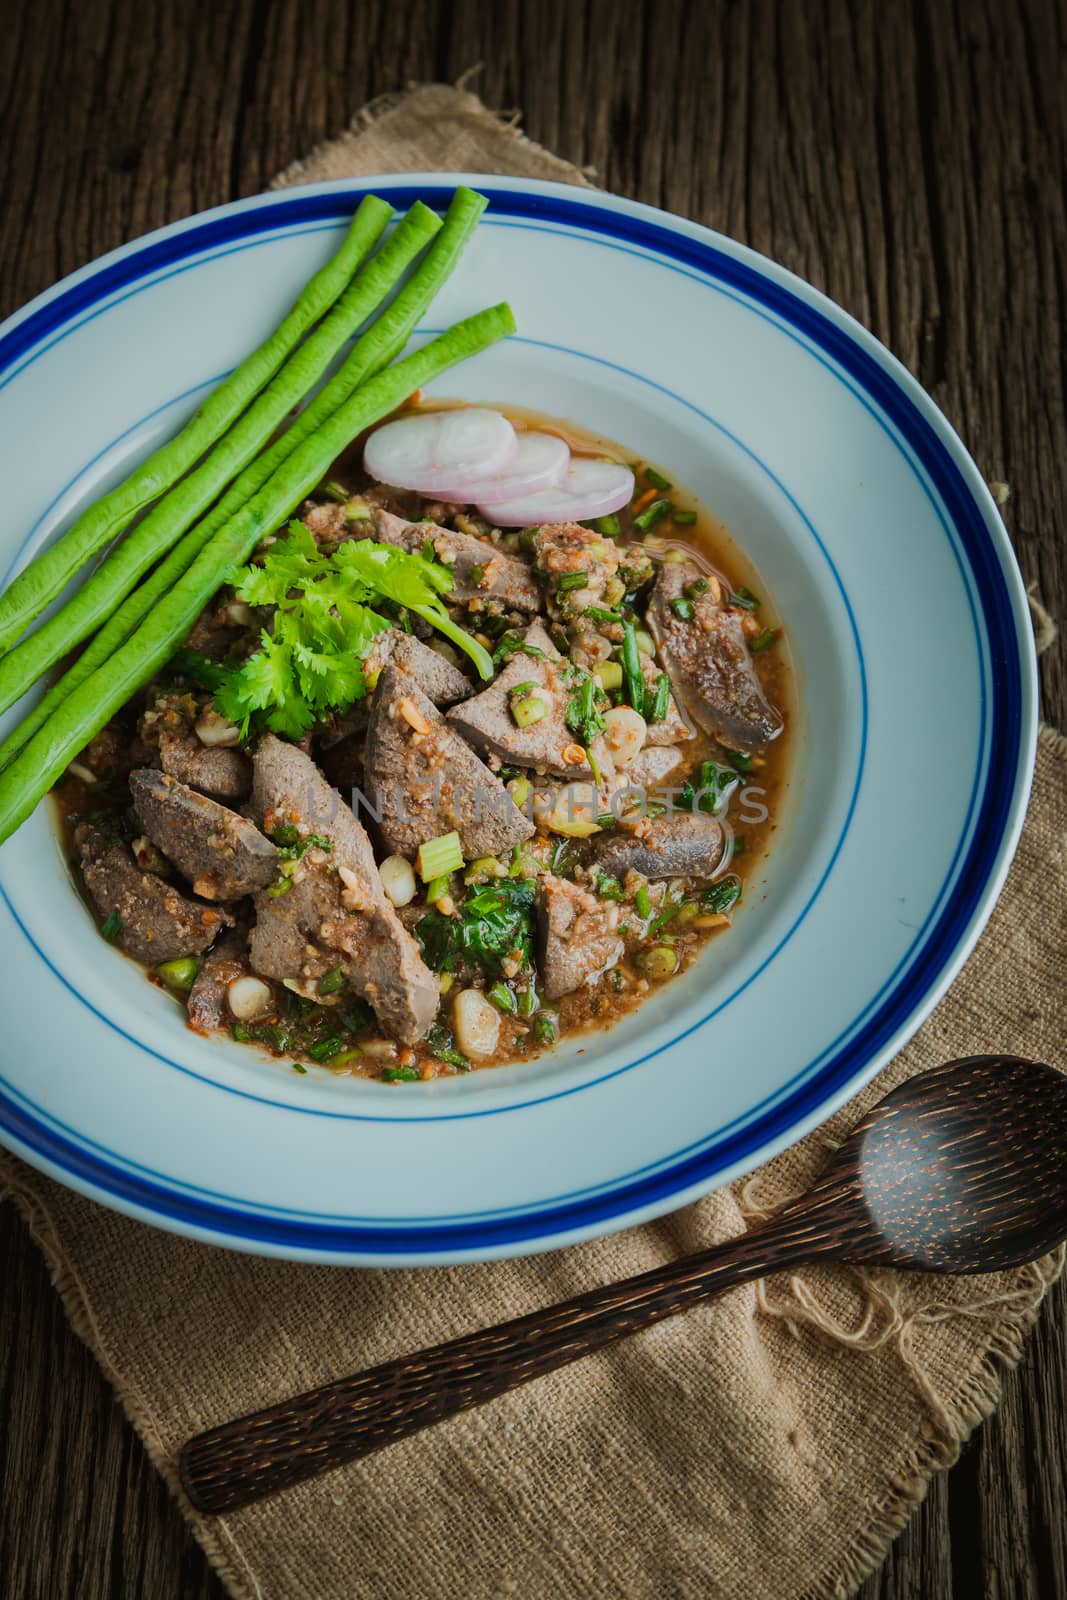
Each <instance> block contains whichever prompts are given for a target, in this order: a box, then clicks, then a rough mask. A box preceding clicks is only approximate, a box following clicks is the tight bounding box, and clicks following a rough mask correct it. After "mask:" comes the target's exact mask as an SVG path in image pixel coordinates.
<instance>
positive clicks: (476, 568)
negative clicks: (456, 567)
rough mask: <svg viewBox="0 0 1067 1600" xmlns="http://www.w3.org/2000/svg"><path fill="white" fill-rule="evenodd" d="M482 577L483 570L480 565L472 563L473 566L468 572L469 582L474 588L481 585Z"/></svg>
mask: <svg viewBox="0 0 1067 1600" xmlns="http://www.w3.org/2000/svg"><path fill="white" fill-rule="evenodd" d="M484 577H485V568H484V567H483V566H482V565H481V563H480V562H478V561H476V562H475V563H474V565H473V566H472V567H471V570H470V581H471V583H473V584H474V585H475V586H477V585H478V584H480V583H481V581H482V579H483V578H484Z"/></svg>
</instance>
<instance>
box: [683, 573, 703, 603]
mask: <svg viewBox="0 0 1067 1600" xmlns="http://www.w3.org/2000/svg"><path fill="white" fill-rule="evenodd" d="M707 592H708V580H707V578H694V579H693V581H692V583H687V584H686V586H685V590H684V593H685V594H686V595H687V596H688V598H689V599H690V600H699V599H700V596H701V595H702V594H707Z"/></svg>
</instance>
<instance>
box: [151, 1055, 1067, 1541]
mask: <svg viewBox="0 0 1067 1600" xmlns="http://www.w3.org/2000/svg"><path fill="white" fill-rule="evenodd" d="M1065 1237H1067V1076H1064V1075H1063V1074H1062V1073H1059V1072H1056V1071H1054V1070H1053V1068H1051V1067H1046V1066H1042V1065H1041V1064H1040V1063H1038V1062H1035V1061H1023V1060H1021V1059H1019V1058H1018V1057H1015V1056H972V1057H970V1058H969V1059H967V1060H964V1061H952V1062H949V1063H948V1064H947V1065H946V1066H943V1067H938V1068H936V1069H935V1070H933V1071H932V1072H926V1073H923V1074H921V1075H920V1076H919V1077H917V1078H912V1079H911V1080H910V1081H909V1082H908V1083H905V1084H902V1085H901V1086H900V1088H898V1089H894V1090H893V1092H892V1094H890V1095H887V1096H886V1098H885V1099H884V1100H882V1101H881V1102H880V1103H879V1104H878V1105H876V1106H875V1107H874V1109H873V1110H872V1111H871V1112H869V1113H868V1115H867V1116H866V1117H864V1118H863V1120H862V1122H860V1123H859V1125H858V1127H857V1128H856V1129H855V1130H854V1131H853V1133H852V1134H851V1135H850V1136H849V1138H848V1139H847V1140H846V1141H845V1143H844V1144H842V1145H841V1147H840V1148H839V1149H838V1151H837V1153H836V1154H835V1156H834V1158H833V1160H832V1161H831V1163H830V1166H829V1168H828V1170H827V1171H826V1173H825V1174H824V1176H823V1177H822V1178H821V1179H820V1180H819V1182H818V1183H817V1184H816V1185H815V1187H814V1188H813V1189H811V1190H809V1192H808V1193H807V1194H806V1195H804V1196H803V1198H802V1199H800V1200H798V1201H796V1202H795V1203H794V1204H793V1205H790V1206H788V1207H786V1209H785V1210H783V1211H781V1212H779V1213H778V1214H777V1215H776V1216H774V1217H773V1218H771V1220H770V1221H769V1222H767V1223H764V1224H762V1225H761V1226H759V1227H757V1228H753V1229H752V1230H751V1231H750V1232H748V1233H745V1234H742V1235H741V1237H740V1238H737V1239H730V1240H728V1241H727V1242H726V1243H725V1244H722V1245H717V1246H715V1248H714V1249H711V1250H703V1251H701V1252H700V1253H699V1254H697V1255H690V1256H685V1257H683V1258H681V1259H680V1260H678V1261H674V1262H672V1263H670V1264H668V1265H666V1266H662V1267H654V1268H653V1269H652V1270H651V1271H650V1272H643V1273H641V1274H640V1275H639V1276H638V1277H635V1278H627V1279H624V1280H623V1281H622V1282H620V1283H613V1284H610V1285H608V1286H606V1287H604V1288H596V1289H590V1290H588V1291H587V1292H586V1293H585V1294H581V1295H576V1296H575V1298H574V1299H573V1300H567V1301H565V1302H563V1303H562V1304H561V1305H556V1306H552V1307H551V1308H549V1309H548V1310H546V1311H535V1312H533V1313H531V1314H530V1315H529V1316H525V1317H517V1318H516V1319H515V1320H514V1321H513V1322H504V1323H501V1324H499V1326H497V1327H495V1328H488V1329H485V1330H483V1331H482V1332H481V1333H472V1334H466V1335H464V1336H463V1337H462V1338H459V1339H453V1340H451V1341H450V1343H448V1344H441V1345H436V1346H435V1347H434V1348H433V1349H431V1350H422V1351H419V1352H418V1353H417V1354H415V1355H408V1356H402V1357H401V1358H400V1359H399V1360H397V1361H389V1362H386V1363H385V1365H384V1366H380V1367H374V1368H373V1369H372V1370H371V1371H369V1372H362V1373H358V1374H357V1375H356V1376H354V1377H350V1378H341V1379H339V1380H338V1381H336V1382H334V1383H328V1384H323V1385H322V1386H321V1387H320V1388H318V1389H312V1390H310V1391H309V1392H308V1393H306V1394H301V1395H297V1396H296V1398H295V1399H292V1400H286V1401H283V1402H282V1403H281V1404H279V1405H274V1406H270V1407H268V1408H267V1409H266V1410H264V1411H258V1412H256V1413H254V1414H253V1415H251V1416H247V1417H241V1418H239V1419H238V1420H236V1421H234V1422H228V1423H224V1424H223V1425H222V1426H221V1427H218V1428H210V1429H208V1430H207V1432H205V1433H201V1434H199V1435H198V1436H197V1437H196V1438H195V1439H191V1440H190V1441H189V1443H188V1444H187V1445H186V1446H185V1448H184V1450H183V1451H182V1453H181V1460H180V1467H181V1478H182V1483H183V1485H184V1487H185V1491H186V1493H187V1494H188V1496H189V1499H190V1500H191V1501H192V1503H193V1505H194V1506H195V1507H196V1509H197V1510H198V1511H203V1512H209V1513H218V1512H224V1511H233V1510H235V1509H236V1508H237V1507H239V1506H243V1505H247V1504H248V1503H249V1502H250V1501H252V1500H258V1499H260V1498H261V1497H263V1496H264V1495H269V1494H274V1493H276V1492H277V1491H278V1490H279V1489H284V1488H286V1487H288V1486H289V1485H290V1484H294V1483H300V1482H301V1481H302V1480H304V1479H305V1478H310V1477H313V1476H315V1475H316V1474H317V1473H320V1472H325V1471H326V1470H327V1469H328V1468H330V1467H336V1466H340V1465H341V1464H342V1463H343V1462H346V1461H352V1460H355V1459H356V1458H358V1457H360V1456H365V1455H369V1454H370V1453H371V1451H373V1450H380V1449H381V1448H382V1446H383V1445H387V1444H392V1443H393V1442H394V1441H395V1440H397V1439H403V1438H406V1437H407V1435H408V1434H411V1433H415V1432H416V1431H417V1430H418V1429H420V1428H426V1427H429V1426H430V1425H431V1424H432V1423H435V1422H441V1421H442V1420H443V1419H444V1418H446V1417H450V1416H454V1415H455V1413H456V1412H458V1411H466V1410H467V1409H468V1408H470V1407H471V1406H477V1405H481V1404H482V1403H483V1401H486V1400H492V1399H494V1398H495V1396H497V1395H500V1394H505V1393H506V1392H507V1391H508V1390H509V1389H514V1388H517V1387H518V1385H519V1384H522V1383H528V1382H529V1380H530V1379H531V1378H537V1377H540V1375H541V1374H542V1373H545V1372H551V1371H553V1370H554V1369H555V1368H557V1367H561V1366H563V1365H565V1364H566V1363H567V1362H568V1361H574V1360H576V1359H577V1358H578V1357H579V1356H584V1355H587V1354H588V1353H589V1352H590V1351H592V1350H599V1349H602V1348H603V1347H604V1346H605V1345H609V1344H613V1343H614V1342H615V1340H617V1339H622V1338H625V1337H626V1336H627V1335H628V1334H631V1333H637V1332H638V1331H639V1330H640V1329H642V1328H647V1327H648V1326H649V1325H650V1324H651V1323H653V1322H659V1321H660V1320H661V1319H662V1318H664V1317H671V1316H674V1315H675V1313H676V1312H679V1311H685V1310H686V1309H687V1308H688V1307H689V1306H692V1305H697V1304H699V1303H700V1302H701V1301H704V1300H707V1299H709V1298H710V1297H711V1296H712V1295H714V1294H718V1293H719V1292H720V1290H722V1289H727V1288H731V1287H733V1286H734V1285H736V1284H740V1283H747V1282H748V1281H749V1280H751V1279H753V1278H760V1277H762V1276H763V1275H764V1274H765V1273H768V1272H778V1271H780V1270H782V1269H783V1268H792V1267H797V1266H801V1265H803V1264H805V1263H810V1262H813V1261H848V1262H854V1263H860V1264H868V1265H877V1266H882V1267H885V1266H894V1267H918V1268H922V1269H923V1270H925V1271H928V1272H954V1273H974V1272H993V1271H997V1270H999V1269H1001V1268H1004V1267H1015V1266H1019V1265H1021V1264H1022V1263H1023V1262H1026V1261H1033V1260H1035V1259H1036V1258H1037V1257H1038V1256H1041V1255H1044V1254H1045V1253H1046V1251H1048V1250H1051V1249H1052V1248H1053V1246H1055V1245H1056V1244H1058V1243H1059V1242H1060V1240H1061V1239H1063V1238H1065Z"/></svg>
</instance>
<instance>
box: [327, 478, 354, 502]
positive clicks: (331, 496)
mask: <svg viewBox="0 0 1067 1600" xmlns="http://www.w3.org/2000/svg"><path fill="white" fill-rule="evenodd" d="M322 493H323V494H324V495H325V496H326V498H327V499H328V500H336V501H337V503H338V505H344V503H345V501H346V500H347V499H348V490H347V489H346V488H345V486H344V484H343V483H338V481H337V479H336V478H327V480H326V482H325V483H324V484H323V485H322Z"/></svg>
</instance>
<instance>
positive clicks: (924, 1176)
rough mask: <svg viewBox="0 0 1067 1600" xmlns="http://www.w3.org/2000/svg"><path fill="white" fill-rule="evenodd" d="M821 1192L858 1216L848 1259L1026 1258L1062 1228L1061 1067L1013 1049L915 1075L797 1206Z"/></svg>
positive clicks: (1064, 1100) (1065, 1174)
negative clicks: (846, 1201)
mask: <svg viewBox="0 0 1067 1600" xmlns="http://www.w3.org/2000/svg"><path fill="white" fill-rule="evenodd" d="M842 1186H844V1189H842ZM830 1190H832V1191H841V1193H842V1198H843V1196H844V1192H845V1191H846V1190H847V1191H848V1192H850V1193H851V1195H852V1203H853V1204H856V1205H859V1204H860V1203H862V1206H863V1208H864V1210H865V1212H866V1229H865V1230H864V1232H863V1236H862V1241H861V1248H860V1251H859V1255H858V1256H857V1257H856V1259H861V1260H864V1261H873V1260H876V1259H877V1260H881V1261H883V1262H885V1263H887V1264H890V1265H894V1266H901V1267H921V1268H924V1269H925V1270H927V1271H930V1272H954V1273H975V1272H996V1271H999V1270H1001V1269H1003V1268H1006V1267H1017V1266H1021V1265H1022V1264H1023V1263H1024V1262H1027V1261H1033V1260H1035V1259H1036V1258H1037V1257H1038V1256H1042V1255H1044V1254H1046V1252H1047V1251H1049V1250H1051V1249H1053V1247H1054V1246H1055V1245H1057V1244H1058V1243H1059V1241H1060V1240H1061V1239H1062V1238H1064V1236H1065V1235H1067V1075H1064V1074H1063V1073H1062V1072H1057V1071H1055V1069H1054V1068H1052V1067H1047V1066H1044V1065H1043V1064H1042V1063H1041V1062H1037V1061H1025V1060H1023V1059H1022V1058H1020V1057H1019V1056H970V1057H967V1058H965V1059H962V1060H959V1061H951V1062H949V1063H948V1064H947V1065H946V1066H943V1067H936V1068H934V1069H933V1070H932V1071H930V1072H924V1073H922V1074H921V1075H920V1076H919V1077H917V1078H912V1079H910V1080H909V1081H908V1082H907V1083H905V1084H902V1085H901V1086H900V1087H899V1088H898V1089H895V1090H894V1091H893V1092H892V1093H891V1094H889V1095H887V1097H886V1098H885V1099H884V1100H882V1101H880V1102H879V1104H878V1105H877V1106H875V1107H874V1109H873V1110H872V1111H871V1112H870V1113H869V1114H868V1115H867V1116H866V1117H865V1118H864V1119H863V1121H862V1122H861V1123H860V1124H859V1126H858V1127H857V1128H856V1129H855V1130H854V1132H853V1133H852V1134H851V1135H850V1137H849V1138H848V1139H847V1140H846V1141H845V1143H844V1144H843V1145H842V1146H841V1148H840V1149H839V1150H838V1152H837V1154H836V1155H835V1157H834V1159H833V1161H832V1162H831V1165H830V1168H829V1170H828V1172H827V1174H826V1176H825V1178H824V1179H823V1181H822V1183H820V1184H819V1185H818V1187H817V1189H816V1190H814V1191H812V1193H811V1194H809V1195H807V1196H805V1198H804V1200H802V1201H801V1202H800V1206H801V1207H802V1208H809V1209H810V1206H811V1203H812V1200H813V1199H814V1196H815V1194H818V1193H820V1192H822V1193H825V1192H827V1191H830ZM795 1209H796V1208H790V1210H791V1212H792V1211H794V1210H795ZM858 1220H859V1219H858V1216H853V1217H852V1218H851V1221H852V1224H853V1226H855V1224H856V1222H857V1221H858ZM834 1253H836V1252H834ZM841 1259H848V1257H845V1256H841Z"/></svg>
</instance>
